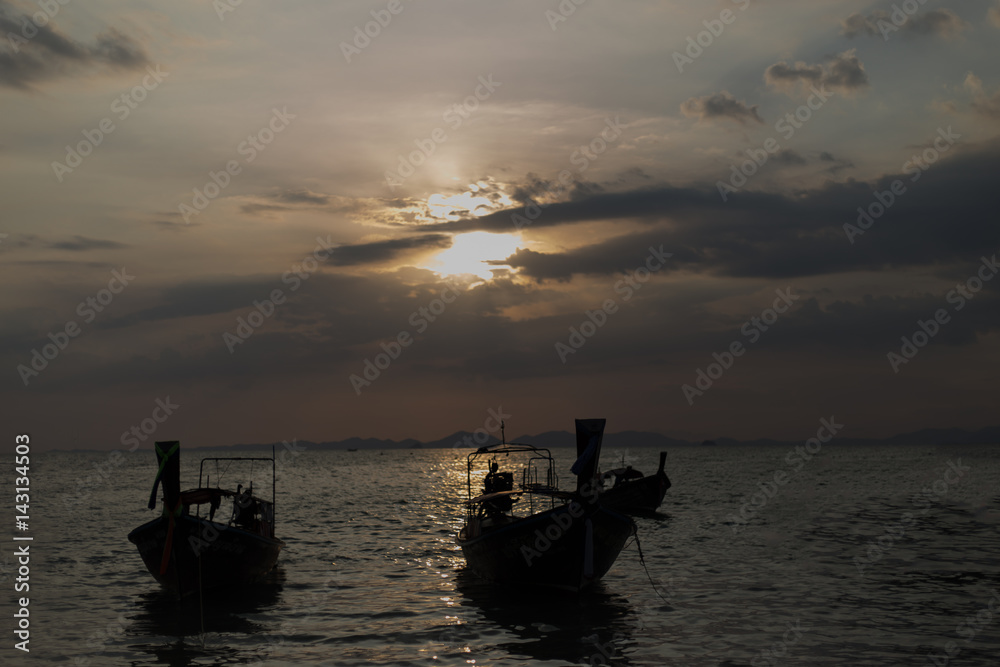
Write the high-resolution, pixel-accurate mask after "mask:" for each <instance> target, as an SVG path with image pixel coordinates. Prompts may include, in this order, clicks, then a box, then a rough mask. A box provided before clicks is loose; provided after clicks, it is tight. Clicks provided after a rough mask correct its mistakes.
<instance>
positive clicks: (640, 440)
mask: <svg viewBox="0 0 1000 667" xmlns="http://www.w3.org/2000/svg"><path fill="white" fill-rule="evenodd" d="M478 435H479V440H478V441H477V440H476V436H477V434H476V433H470V432H469V431H457V432H455V433H452V434H451V435H449V436H447V437H444V438H441V439H440V440H432V441H429V442H421V441H419V440H414V439H413V438H407V439H406V440H398V441H397V440H383V439H380V438H348V439H346V440H336V441H329V442H320V443H316V442H310V441H308V440H299V441H296V442H295V446H296V447H298V448H301V449H313V450H316V449H321V450H325V449H357V450H359V451H363V450H372V449H449V448H455V449H466V448H468V447H469V446H470V445H473V446H475V447H482V446H485V445H493V444H497V443H498V442H500V440H499V439H498V438H495V437H493V436H492V435H491V436H489V437H487V438H485V439H484V438H483V436H482V432H480V433H479V434H478ZM512 442H521V443H524V444H527V445H535V446H538V447H553V448H554V447H575V446H576V434H574V433H570V432H569V431H546V432H545V433H539V434H538V435H523V436H521V437H519V438H515V439H513V440H512ZM800 442H802V441H782V440H772V439H769V438H758V439H756V440H735V439H733V438H716V439H715V440H708V441H695V442H692V441H689V440H679V439H677V438H671V437H669V436H666V435H662V434H660V433H651V432H647V431H622V432H620V433H608V434H606V435H605V436H604V446H605V447H651V448H659V449H669V448H671V447H698V446H706V443H709V444H715V445H718V446H722V447H726V446H728V447H734V446H740V447H755V446H767V445H786V446H787V445H795V444H799V443H800ZM996 443H1000V426H991V427H988V428H984V429H981V430H979V431H967V430H965V429H960V428H945V429H941V428H934V429H922V430H920V431H913V432H912V433H902V434H900V435H895V436H893V437H891V438H882V439H877V438H835V439H834V440H832V441H831V442H830V444H832V445H833V444H836V445H858V446H867V445H974V444H996ZM272 444H273V446H274V447H275V449H276V450H278V451H280V450H282V449H286V448H287V447H286V445H284V444H283V443H280V442H278V443H272ZM272 444H235V445H231V446H229V447H222V448H220V447H195V448H192V449H240V450H268V451H269V450H270V449H271V447H272ZM289 446H290V445H289Z"/></svg>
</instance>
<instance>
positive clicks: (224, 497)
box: [128, 441, 284, 597]
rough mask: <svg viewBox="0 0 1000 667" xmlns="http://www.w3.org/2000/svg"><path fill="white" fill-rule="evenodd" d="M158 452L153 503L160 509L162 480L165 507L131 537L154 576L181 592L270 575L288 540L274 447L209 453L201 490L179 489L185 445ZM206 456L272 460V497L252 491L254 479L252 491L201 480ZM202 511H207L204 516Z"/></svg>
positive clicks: (167, 445)
mask: <svg viewBox="0 0 1000 667" xmlns="http://www.w3.org/2000/svg"><path fill="white" fill-rule="evenodd" d="M156 454H157V460H158V462H159V471H158V473H157V475H156V480H155V481H154V483H153V491H152V493H151V494H150V497H149V508H150V509H154V508H155V507H156V490H157V487H158V486H159V485H160V484H162V485H163V513H162V515H161V516H160V517H159V518H157V519H153V520H152V521H150V522H148V523H145V524H143V525H141V526H139V527H138V528H136V529H135V530H133V531H132V532H131V533H129V536H128V539H129V541H130V542H132V543H133V544H135V545H136V547H137V548H138V549H139V554H140V555H141V556H142V560H143V562H144V563H145V565H146V569H148V570H149V572H150V574H152V575H153V577H154V578H155V579H156V580H157V581H158V582H160V583H161V584H162V585H163V586H164V587H165V588H167V589H168V590H170V591H171V592H173V593H176V594H178V595H180V596H181V597H183V596H185V595H190V594H191V593H195V592H197V591H199V590H205V589H209V588H215V587H219V586H229V585H244V584H249V583H254V582H257V581H259V580H261V579H262V578H263V577H264V576H265V575H267V573H268V572H270V571H271V569H272V568H273V567H274V564H275V563H276V562H277V560H278V553H279V552H280V551H281V548H282V547H283V546H284V542H282V541H281V540H279V539H277V538H276V537H275V536H274V491H275V489H274V473H275V469H274V453H273V452H272V454H271V458H250V457H223V458H205V459H202V461H201V467H200V469H199V473H198V488H195V489H191V490H189V491H181V490H180V445H179V443H178V442H176V441H171V442H157V443H156ZM206 461H215V462H216V464H217V465H218V463H219V462H221V461H228V462H233V461H250V462H253V461H269V462H270V463H271V501H270V502H267V501H265V500H262V499H260V498H258V497H257V496H255V495H254V494H253V480H252V477H251V478H250V479H249V485H248V486H247V488H246V490H244V489H243V485H242V484H239V485H237V487H236V490H235V491H232V490H227V489H222V488H219V487H218V481H217V482H216V484H217V486H216V487H211V486H209V484H210V483H211V480H210V479H208V480H207V482H206V485H205V486H202V485H201V483H202V477H203V473H204V467H205V462H206ZM252 466H253V464H252V463H251V474H252ZM227 470H228V467H227ZM223 503H225V505H223ZM203 506H204V509H203ZM220 509H222V510H223V511H222V516H226V515H227V514H228V516H229V518H228V519H227V520H226V521H224V522H221V521H216V520H215V515H216V513H217V512H218V511H219V510H220ZM192 510H193V511H194V513H192ZM203 511H205V513H206V514H207V516H202V512H203Z"/></svg>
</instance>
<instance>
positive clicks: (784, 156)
mask: <svg viewBox="0 0 1000 667" xmlns="http://www.w3.org/2000/svg"><path fill="white" fill-rule="evenodd" d="M771 159H772V160H774V162H775V163H776V164H780V165H785V166H790V165H803V164H806V159H805V158H804V157H802V154H801V153H799V152H798V151H795V150H792V149H790V148H783V149H781V150H780V151H778V152H777V153H775V154H774V156H773V157H772V158H771Z"/></svg>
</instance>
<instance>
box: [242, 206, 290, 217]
mask: <svg viewBox="0 0 1000 667" xmlns="http://www.w3.org/2000/svg"><path fill="white" fill-rule="evenodd" d="M291 210H293V209H292V207H290V206H280V205H278V204H243V205H242V206H240V213H245V214H246V215H264V214H267V213H275V212H277V211H291Z"/></svg>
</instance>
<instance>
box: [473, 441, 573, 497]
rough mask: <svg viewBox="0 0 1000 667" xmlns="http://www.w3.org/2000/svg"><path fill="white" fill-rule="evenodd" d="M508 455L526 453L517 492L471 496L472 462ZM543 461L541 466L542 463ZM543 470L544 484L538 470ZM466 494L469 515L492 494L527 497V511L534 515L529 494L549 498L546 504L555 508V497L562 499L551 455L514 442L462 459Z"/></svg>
mask: <svg viewBox="0 0 1000 667" xmlns="http://www.w3.org/2000/svg"><path fill="white" fill-rule="evenodd" d="M501 454H502V455H504V456H510V455H511V454H527V455H528V459H527V461H526V462H525V463H524V467H523V468H522V469H521V480H520V484H519V488H518V489H512V490H510V491H500V492H497V493H496V494H476V495H473V493H472V470H473V468H475V467H476V462H477V461H478V460H481V459H489V460H496V457H497V456H498V455H501ZM543 462H544V463H543ZM542 466H544V467H545V482H544V483H542V482H539V481H538V479H539V474H540V471H539V468H541V467H542ZM466 491H467V493H468V500H467V501H466V504H467V505H468V508H469V512H470V514H471V513H473V512H474V511H475V507H474V506H475V505H477V504H482V501H483V500H484V499H486V497H487V496H493V495H501V494H502V495H511V496H516V495H528V499H529V500H528V502H529V505H530V508H529V512H531V513H534V501H533V498H532V496H533V495H544V496H548V497H549V498H550V505H551V506H552V507H554V506H555V501H556V498H562V497H563V496H564V495H566V494H564V493H562V492H560V491H559V476H558V475H557V474H556V470H555V459H553V458H552V453H551V452H550V451H549V450H548V449H547V448H545V447H535V446H534V445H527V444H523V443H518V442H504V443H499V444H494V445H485V446H483V447H480V448H479V449H477V450H476V451H474V452H471V453H470V454H469V455H468V456H467V457H466Z"/></svg>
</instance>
